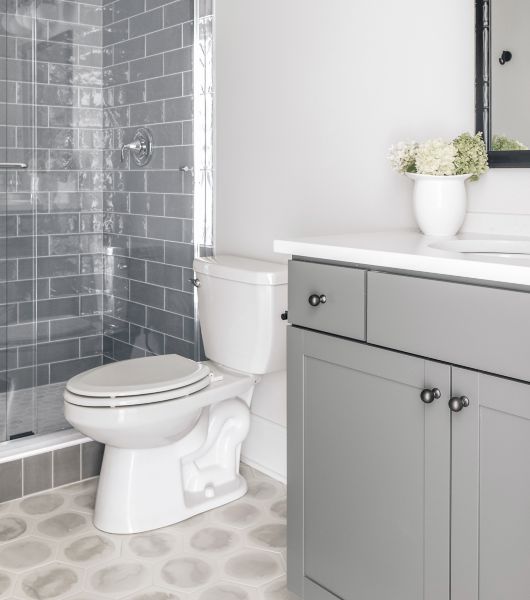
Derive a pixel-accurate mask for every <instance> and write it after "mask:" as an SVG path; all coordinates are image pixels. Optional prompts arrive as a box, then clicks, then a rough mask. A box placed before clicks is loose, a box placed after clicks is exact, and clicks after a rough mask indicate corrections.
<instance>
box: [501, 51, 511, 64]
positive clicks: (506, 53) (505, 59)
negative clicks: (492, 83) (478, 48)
mask: <svg viewBox="0 0 530 600" xmlns="http://www.w3.org/2000/svg"><path fill="white" fill-rule="evenodd" d="M511 60H512V53H511V52H510V51H509V50H503V51H502V54H501V57H500V58H499V62H500V64H501V65H504V64H505V63H507V62H510V61H511Z"/></svg>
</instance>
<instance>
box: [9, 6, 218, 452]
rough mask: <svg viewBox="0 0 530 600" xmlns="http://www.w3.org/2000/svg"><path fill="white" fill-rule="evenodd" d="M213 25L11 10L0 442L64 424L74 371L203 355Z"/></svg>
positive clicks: (85, 9) (193, 16)
mask: <svg viewBox="0 0 530 600" xmlns="http://www.w3.org/2000/svg"><path fill="white" fill-rule="evenodd" d="M150 4H152V5H153V6H150ZM212 24H213V17H212V15H211V5H210V3H209V2H204V0H157V2H151V3H149V2H147V3H145V2H143V1H139V2H133V1H132V0H130V1H129V0H101V1H100V0H89V1H87V0H68V1H64V0H0V65H1V67H0V119H1V121H2V123H1V127H0V162H2V163H4V164H3V166H2V167H1V168H0V201H1V209H0V210H1V212H0V442H2V441H8V440H15V439H18V438H21V437H24V436H28V435H33V434H44V433H53V432H57V431H59V430H61V429H66V428H69V424H68V423H67V422H66V421H65V420H64V417H63V399H62V394H63V390H64V386H65V382H66V381H68V379H70V378H71V377H72V376H74V375H76V374H78V373H81V372H83V371H86V370H88V369H91V368H93V367H97V366H99V365H101V364H103V363H108V362H112V361H117V360H124V359H128V358H134V357H140V356H146V355H152V354H164V353H177V354H180V355H183V356H187V357H190V358H201V357H202V353H201V346H200V332H199V327H198V320H197V304H196V291H195V288H194V286H193V285H192V283H191V279H192V277H193V258H194V256H196V255H199V254H203V255H204V254H211V253H212V251H213V236H212V223H213V219H212V216H213V191H214V190H213V146H212V143H213V71H212V52H213V45H212V33H213V28H212ZM194 105H195V106H194ZM139 127H145V128H147V129H149V131H150V132H151V134H152V136H153V139H154V154H153V157H152V160H151V161H150V162H149V164H147V165H140V166H139V165H137V164H135V163H134V161H130V160H129V157H128V156H125V157H124V160H122V159H121V155H120V149H121V146H122V145H123V144H126V143H130V142H131V141H132V139H133V138H134V135H135V133H136V130H137V129H138V128H139ZM195 140H196V143H195ZM6 163H19V164H18V165H17V164H12V166H11V167H10V166H9V165H7V166H6ZM24 166H26V168H24Z"/></svg>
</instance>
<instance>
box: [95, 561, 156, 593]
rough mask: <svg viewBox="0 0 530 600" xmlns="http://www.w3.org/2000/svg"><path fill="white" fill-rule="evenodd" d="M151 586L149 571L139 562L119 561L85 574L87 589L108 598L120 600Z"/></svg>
mask: <svg viewBox="0 0 530 600" xmlns="http://www.w3.org/2000/svg"><path fill="white" fill-rule="evenodd" d="M151 584H152V574H151V570H150V569H149V568H148V567H147V566H145V565H143V564H142V563H141V562H137V561H132V560H130V561H129V560H119V561H116V562H113V563H110V564H109V565H107V566H105V567H98V568H96V569H91V570H90V571H89V572H88V573H87V584H86V585H87V589H88V590H92V591H94V592H96V593H99V594H101V595H103V596H106V597H109V598H120V597H123V596H125V595H127V594H128V593H131V592H134V591H139V590H142V589H144V588H146V587H147V586H149V585H151Z"/></svg>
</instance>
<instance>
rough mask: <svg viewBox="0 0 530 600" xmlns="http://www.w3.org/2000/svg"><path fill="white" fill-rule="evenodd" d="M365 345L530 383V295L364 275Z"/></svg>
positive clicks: (389, 275) (373, 274) (374, 273)
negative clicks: (365, 288) (383, 347)
mask: <svg viewBox="0 0 530 600" xmlns="http://www.w3.org/2000/svg"><path fill="white" fill-rule="evenodd" d="M367 287H368V289H367V298H368V300H367V302H368V307H367V315H368V319H367V340H368V342H370V343H372V344H377V345H380V346H385V347H387V348H394V349H396V350H403V351H405V352H410V353H412V354H417V355H420V356H427V357H429V358H435V359H438V360H442V361H444V362H451V363H453V364H456V365H462V366H466V367H471V368H473V369H478V370H481V371H487V372H490V373H498V374H500V375H505V376H508V377H513V378H516V379H522V380H525V381H530V360H529V358H528V357H529V341H528V340H530V294H529V293H526V292H516V291H511V290H500V289H495V288H487V287H482V286H475V285H468V284H461V283H451V282H446V281H436V280H432V279H422V278H418V277H407V276H402V275H391V274H387V273H377V272H370V273H368V278H367Z"/></svg>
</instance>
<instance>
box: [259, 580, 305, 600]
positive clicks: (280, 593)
mask: <svg viewBox="0 0 530 600" xmlns="http://www.w3.org/2000/svg"><path fill="white" fill-rule="evenodd" d="M260 592H261V598H262V599H263V600H300V599H299V598H298V596H296V594H293V593H292V592H290V591H289V590H288V589H287V579H286V577H285V576H283V577H280V578H279V579H276V580H275V581H273V582H272V583H270V584H268V585H266V586H264V587H263V588H262V589H261V590H260Z"/></svg>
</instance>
